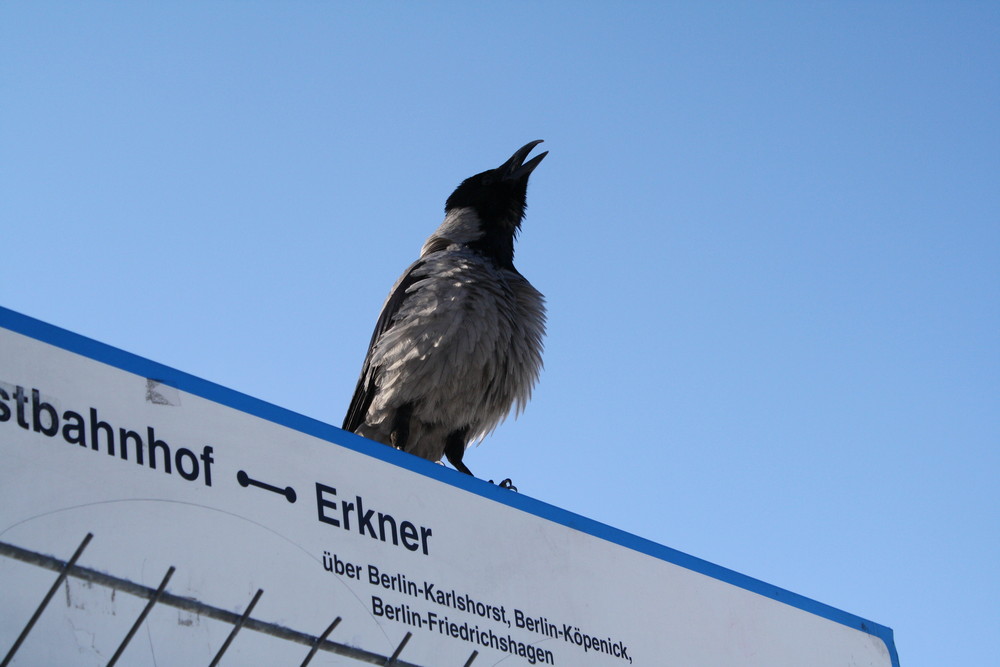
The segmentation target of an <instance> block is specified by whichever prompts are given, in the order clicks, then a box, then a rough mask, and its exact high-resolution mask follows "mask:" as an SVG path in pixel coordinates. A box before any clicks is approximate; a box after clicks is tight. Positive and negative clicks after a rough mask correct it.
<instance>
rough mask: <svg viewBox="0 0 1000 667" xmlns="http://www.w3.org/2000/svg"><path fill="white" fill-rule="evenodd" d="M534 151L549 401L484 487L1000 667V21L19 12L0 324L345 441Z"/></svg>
mask: <svg viewBox="0 0 1000 667" xmlns="http://www.w3.org/2000/svg"><path fill="white" fill-rule="evenodd" d="M533 139H544V140H545V144H543V146H542V147H541V148H544V149H548V150H549V151H550V154H549V156H548V157H547V158H546V159H545V161H544V162H543V163H542V165H541V166H540V167H539V168H538V170H537V171H536V172H535V173H534V175H533V176H532V178H531V184H530V187H529V192H528V201H529V210H528V217H527V219H526V221H525V225H524V229H523V233H522V235H521V238H520V240H519V243H518V247H517V256H516V263H517V265H518V268H519V269H520V270H521V272H522V273H524V275H525V276H527V277H528V278H529V279H530V280H531V281H532V282H533V283H534V284H535V285H536V286H537V287H538V288H539V289H540V290H541V291H542V292H543V293H544V294H545V295H546V297H547V300H548V305H549V333H548V338H547V341H546V346H547V349H546V355H545V364H546V367H545V371H544V373H543V375H542V379H541V382H540V384H539V386H538V388H537V390H536V392H535V396H534V399H533V401H532V402H531V404H530V405H529V406H528V409H527V411H526V412H525V414H524V415H523V416H522V417H521V418H520V419H518V420H517V421H514V420H508V421H507V422H506V423H505V424H504V425H502V426H501V427H500V428H499V429H498V430H497V432H496V433H495V434H494V435H493V436H492V437H490V438H489V439H488V440H487V441H486V442H485V443H484V444H483V445H481V446H480V447H479V448H477V449H474V450H471V451H469V452H468V453H467V455H466V462H467V463H468V464H469V466H470V467H471V468H472V470H473V471H475V472H477V473H478V474H480V475H481V476H483V477H488V478H489V477H492V478H502V477H511V478H513V480H514V481H515V483H516V484H517V485H518V486H519V487H520V489H521V492H522V493H525V494H528V495H530V496H533V497H536V498H539V499H541V500H544V501H546V502H549V503H552V504H554V505H557V506H560V507H563V508H565V509H568V510H571V511H574V512H577V513H580V514H583V515H585V516H587V517H590V518H593V519H597V520H599V521H603V522H605V523H609V524H611V525H613V526H616V527H618V528H622V529H624V530H627V531H629V532H632V533H636V534H638V535H640V536H642V537H646V538H649V539H652V540H654V541H656V542H659V543H662V544H665V545H667V546H670V547H674V548H676V549H680V550H681V551H685V552H687V553H690V554H693V555H695V556H698V557H701V558H704V559H706V560H709V561H712V562H715V563H718V564H720V565H724V566H726V567H730V568H732V569H735V570H737V571H739V572H742V573H745V574H748V575H751V576H753V577H757V578H759V579H763V580H765V581H767V582H769V583H772V584H776V585H778V586H782V587H784V588H788V589H790V590H792V591H795V592H796V593H800V594H803V595H806V596H808V597H811V598H814V599H816V600H819V601H821V602H824V603H827V604H830V605H833V606H835V607H839V608H841V609H844V610H845V611H848V612H851V613H854V614H858V615H860V616H863V617H865V618H868V619H870V620H873V621H876V622H878V623H881V624H884V625H888V626H890V627H892V628H893V629H894V630H895V634H896V645H897V648H898V650H899V655H900V660H901V663H902V664H903V665H905V666H906V667H918V666H923V665H927V666H932V665H933V666H938V665H986V664H996V661H997V653H998V651H997V647H996V638H997V636H998V635H1000V491H998V487H1000V485H998V480H1000V474H998V473H1000V5H998V4H997V3H995V2H993V3H987V2H983V3H975V2H939V3H924V2H918V3H889V2H875V3H873V2H841V3H833V2H822V3H820V2H809V3H791V2H788V3H769V2H763V3H749V2H747V3H732V4H731V3H704V2H697V3H639V2H636V3H621V2H615V3H611V2H608V3H577V2H574V3H570V2H563V3H559V2H544V3H528V2H504V3H490V4H489V5H487V4H486V3H475V4H473V3H430V4H423V3H421V4H419V5H418V4H417V3H379V2H366V3H325V2H297V3H288V2H263V1H259V2H197V3H195V2H172V3H110V2H23V1H7V2H3V3H0V219H2V223H0V267H2V279H0V304H2V305H4V306H6V307H8V308H12V309H14V310H17V311H20V312H22V313H25V314H27V315H31V316H34V317H37V318H39V319H42V320H45V321H47V322H50V323H52V324H56V325H58V326H62V327H65V328H68V329H70V330H72V331H75V332H78V333H81V334H84V335H87V336H90V337H93V338H96V339H98V340H100V341H103V342H106V343H109V344H111V345H114V346H117V347H120V348H123V349H125V350H127V351H130V352H134V353H136V354H140V355H142V356H145V357H149V358H151V359H153V360H155V361H158V362H161V363H164V364H167V365H169V366H173V367H175V368H178V369H180V370H183V371H186V372H189V373H192V374H194V375H197V376H200V377H203V378H205V379H208V380H212V381H214V382H218V383H220V384H222V385H225V386H228V387H231V388H233V389H237V390H239V391H242V392H245V393H248V394H250V395H252V396H255V397H258V398H262V399H264V400H267V401H270V402H273V403H276V404H278V405H280V406H282V407H286V408H290V409H292V410H295V411H297V412H301V413H304V414H306V415H309V416H312V417H316V418H318V419H320V420H323V421H326V422H330V423H334V424H337V425H339V424H340V422H341V420H342V419H343V416H344V412H345V410H346V408H347V404H348V402H349V400H350V397H351V393H352V391H353V389H354V385H355V381H356V379H357V373H358V371H359V369H360V365H361V361H362V358H363V356H364V353H365V348H366V346H367V343H368V338H369V336H370V334H371V329H372V326H373V324H374V322H375V319H376V316H377V315H378V311H379V308H380V306H381V304H382V301H383V299H384V298H385V296H386V294H387V293H388V290H389V288H390V286H391V285H392V283H393V282H394V280H395V279H396V277H397V276H398V274H399V273H400V272H401V271H402V270H403V269H404V268H405V267H406V266H407V265H408V264H409V263H410V262H411V261H412V260H413V259H415V258H416V256H417V253H418V252H419V249H420V245H421V243H422V242H423V240H424V238H425V237H426V236H427V235H428V234H429V233H430V232H431V231H432V230H433V229H434V228H435V227H436V226H437V224H438V223H439V222H440V220H441V217H442V210H443V206H444V201H445V198H446V197H447V196H448V194H449V193H450V192H451V190H452V189H453V188H454V187H455V185H457V184H458V183H459V182H460V181H461V180H462V179H464V178H465V177H467V176H470V175H472V174H473V173H476V172H479V171H482V170H484V169H486V168H490V167H493V166H497V165H499V164H500V163H501V162H502V161H503V160H505V159H506V158H507V157H508V156H510V154H511V153H512V152H513V151H514V150H515V149H517V148H518V147H520V146H521V145H523V144H524V143H526V142H528V141H530V140H533ZM317 465H322V463H321V462H317Z"/></svg>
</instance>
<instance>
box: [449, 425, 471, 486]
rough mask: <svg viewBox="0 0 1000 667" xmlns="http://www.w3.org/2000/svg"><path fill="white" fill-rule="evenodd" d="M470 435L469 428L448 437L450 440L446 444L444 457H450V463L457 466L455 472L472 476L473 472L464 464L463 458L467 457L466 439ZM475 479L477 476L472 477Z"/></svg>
mask: <svg viewBox="0 0 1000 667" xmlns="http://www.w3.org/2000/svg"><path fill="white" fill-rule="evenodd" d="M468 434H469V427H468V426H466V427H465V428H461V429H459V430H457V431H452V432H451V433H450V434H449V435H448V440H447V441H446V442H445V444H444V455H445V456H447V457H448V462H449V463H451V464H452V465H453V466H455V470H458V471H459V472H464V473H465V474H466V475H472V471H471V470H469V468H468V467H467V466H466V465H465V464H464V463H462V456H464V455H465V438H466V437H467V436H468ZM472 476H473V477H475V475H472Z"/></svg>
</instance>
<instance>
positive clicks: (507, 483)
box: [490, 477, 517, 493]
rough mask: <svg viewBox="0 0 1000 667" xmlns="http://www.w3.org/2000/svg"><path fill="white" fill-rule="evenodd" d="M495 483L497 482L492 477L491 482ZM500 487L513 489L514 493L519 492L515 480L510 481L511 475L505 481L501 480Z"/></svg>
mask: <svg viewBox="0 0 1000 667" xmlns="http://www.w3.org/2000/svg"><path fill="white" fill-rule="evenodd" d="M494 483H495V482H494V481H493V480H492V479H491V480H490V484H494ZM500 488H501V489H507V490H508V491H513V492H514V493H517V487H516V486H514V482H512V481H510V477H508V478H507V479H505V480H504V481H502V482H500Z"/></svg>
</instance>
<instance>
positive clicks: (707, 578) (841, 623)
mask: <svg viewBox="0 0 1000 667" xmlns="http://www.w3.org/2000/svg"><path fill="white" fill-rule="evenodd" d="M0 456H2V461H3V463H2V465H0V590H2V591H3V595H2V597H3V604H0V656H4V655H6V656H7V658H6V659H7V660H8V661H9V664H12V665H18V664H21V665H50V664H52V665H54V664H73V665H105V664H109V663H114V662H115V661H117V660H118V659H119V658H120V659H121V661H122V662H121V664H128V665H140V666H142V665H150V666H152V665H164V664H172V665H188V664H191V665H193V664H230V665H256V664H260V665H264V664H266V665H300V664H312V665H358V664H398V665H421V666H424V667H438V666H449V665H455V666H456V667H460V666H462V665H476V666H477V667H478V666H479V665H497V664H501V663H502V664H503V665H510V666H512V667H514V666H517V665H536V664H538V665H564V666H573V667H578V666H588V665H602V666H607V665H612V666H614V665H650V666H663V665H703V666H704V665H720V666H721V665H727V666H728V665H743V666H752V665H760V666H767V667H775V666H777V665H796V666H799V665H806V664H808V665H812V666H825V665H829V666H838V667H846V666H847V665H854V666H861V665H863V666H872V667H874V666H885V667H891V666H897V665H898V659H897V657H896V651H895V647H894V645H893V641H892V631H891V630H890V629H888V628H886V627H884V626H880V625H878V624H875V623H872V622H869V621H866V620H864V619H860V618H858V617H856V616H853V615H851V614H847V613H844V612H841V611H839V610H836V609H833V608H831V607H828V606H825V605H822V604H820V603H818V602H814V601H812V600H809V599H806V598H803V597H801V596H798V595H795V594H793V593H789V592H788V591H784V590H781V589H779V588H776V587H773V586H769V585H767V584H765V583H763V582H760V581H757V580H754V579H751V578H749V577H745V576H743V575H740V574H737V573H735V572H732V571H730V570H726V569H724V568H720V567H717V566H714V565H712V564H710V563H707V562H705V561H702V560H699V559H696V558H693V557H690V556H687V555H685V554H682V553H679V552H677V551H674V550H672V549H669V548H666V547H662V546H659V545H656V544H653V543H651V542H648V541H645V540H642V539H640V538H637V537H635V536H632V535H629V534H626V533H623V532H621V531H618V530H615V529H613V528H610V527H608V526H605V525H602V524H598V523H596V522H593V521H590V520H588V519H585V518H583V517H580V516H577V515H574V514H572V513H569V512H566V511H563V510H560V509H558V508H555V507H552V506H550V505H546V504H544V503H541V502H539V501H536V500H533V499H531V498H529V497H526V496H524V495H522V494H518V493H514V492H511V491H507V490H504V489H500V488H497V487H495V486H492V485H490V484H487V483H485V482H482V481H480V480H476V479H472V478H468V477H465V476H463V475H461V474H458V473H455V472H453V471H451V470H447V469H445V468H444V467H442V466H438V465H435V464H432V463H429V462H426V461H423V460H421V459H417V458H415V457H412V456H409V455H407V454H403V453H400V452H397V451H395V450H393V449H391V448H389V447H385V446H383V445H379V444H376V443H371V442H369V441H366V440H363V439H361V438H359V437H357V436H354V435H352V434H349V433H345V432H344V431H341V430H340V429H337V428H334V427H332V426H329V425H326V424H323V423H320V422H317V421H315V420H312V419H308V418H306V417H303V416H301V415H297V414H294V413H292V412H288V411H286V410H283V409H281V408H277V407H275V406H273V405H269V404H266V403H263V402H261V401H257V400H255V399H252V398H250V397H248V396H245V395H242V394H239V393H236V392H233V391H230V390H227V389H225V388H222V387H219V386H217V385H213V384H211V383H208V382H205V381H203V380H199V379H197V378H194V377H191V376H189V375H186V374H183V373H180V372H178V371H175V370H172V369H170V368H166V367H164V366H161V365H159V364H156V363H153V362H150V361H147V360H145V359H141V358H138V357H135V356H133V355H130V354H128V353H125V352H122V351H120V350H117V349H114V348H110V347H107V346H104V345H102V344H100V343H96V342H94V341H92V340H89V339H85V338H82V337H80V336H77V335H75V334H72V333H69V332H67V331H64V330H61V329H57V328H55V327H51V326H49V325H46V324H44V323H41V322H38V321H37V320H33V319H30V318H27V317H24V316H22V315H19V314H17V313H13V312H11V311H9V310H4V309H0ZM88 534H89V535H92V537H90V538H89V539H88V538H87V535H88ZM74 557H75V560H74ZM70 561H73V562H72V563H70ZM337 619H339V621H338V620H337ZM32 621H33V622H32ZM335 621H337V622H336V623H335ZM391 660H395V662H389V661H391Z"/></svg>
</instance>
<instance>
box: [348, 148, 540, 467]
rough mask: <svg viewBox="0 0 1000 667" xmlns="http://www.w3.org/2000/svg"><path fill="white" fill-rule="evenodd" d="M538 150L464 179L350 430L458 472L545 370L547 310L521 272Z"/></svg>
mask: <svg viewBox="0 0 1000 667" xmlns="http://www.w3.org/2000/svg"><path fill="white" fill-rule="evenodd" d="M540 143H541V141H532V142H531V143H529V144H526V145H524V146H523V147H521V148H520V149H518V150H517V152H515V153H514V154H513V155H512V156H511V157H510V159H509V160H507V161H506V162H504V163H503V164H502V165H500V166H499V167H497V168H496V169H490V170H488V171H484V172H482V173H480V174H476V175H475V176H472V177H471V178H467V179H465V180H464V181H462V183H461V185H459V186H458V187H457V188H456V189H455V191H454V192H453V193H451V196H450V197H448V200H447V202H446V203H445V207H444V211H445V215H444V222H442V223H441V226H440V227H438V228H437V229H436V230H435V231H434V233H433V234H431V236H430V237H429V238H428V239H427V241H426V242H424V245H423V248H422V249H421V251H420V258H419V259H418V260H417V261H416V262H414V263H413V264H411V265H410V267H409V268H408V269H407V270H406V271H405V272H404V273H403V275H402V276H401V277H400V278H399V280H397V281H396V284H395V285H394V286H393V288H392V291H391V292H390V293H389V298H388V299H386V302H385V304H384V305H383V306H382V312H381V314H380V315H379V317H378V321H377V322H376V324H375V332H374V333H373V334H372V339H371V343H370V344H369V346H368V354H367V356H366V357H365V361H364V364H363V365H362V367H361V377H360V378H359V379H358V386H357V389H355V391H354V397H353V398H352V399H351V405H350V407H349V408H348V410H347V416H346V417H345V418H344V429H345V430H348V431H352V432H354V433H357V434H358V435H361V436H364V437H366V438H370V439H372V440H376V441H378V442H381V443H384V444H386V445H390V446H392V447H396V448H397V449H401V450H403V451H405V452H409V453H411V454H415V455H417V456H420V457H423V458H425V459H428V460H430V461H440V460H441V458H442V456H446V457H447V458H448V461H450V462H451V464H452V465H453V466H455V468H456V469H458V470H460V471H462V472H464V473H466V474H469V475H471V474H472V472H471V471H470V470H469V468H468V467H466V465H465V464H464V463H463V462H462V457H463V455H464V454H465V449H466V447H467V446H468V445H469V443H471V442H477V441H479V440H482V439H483V438H484V437H485V436H486V435H487V434H489V433H490V432H491V431H492V430H493V429H494V428H496V426H497V425H498V424H499V423H500V422H502V421H503V420H504V419H505V418H506V417H507V415H508V414H509V413H510V411H511V409H512V408H513V409H515V412H516V413H517V414H520V412H521V410H523V409H524V407H525V405H526V404H527V403H528V399H529V398H530V397H531V390H532V388H533V387H534V385H535V382H536V381H537V380H538V376H539V373H540V372H541V369H542V338H543V337H544V335H545V304H544V299H543V297H542V295H541V294H540V293H539V292H538V290H536V289H535V288H534V287H532V286H531V283H529V282H528V281H527V280H526V279H525V278H524V276H522V275H521V274H520V273H518V271H517V269H515V268H514V238H515V237H516V236H517V233H518V231H519V230H520V227H521V221H522V220H523V219H524V212H525V207H526V204H525V194H526V192H527V188H528V177H529V176H530V175H531V172H532V171H534V169H535V167H537V166H538V165H539V163H540V162H541V161H542V159H543V158H544V157H545V156H546V155H548V151H546V152H544V153H541V154H539V155H536V156H535V157H534V158H532V159H531V160H528V161H527V162H525V158H527V157H528V154H529V153H530V152H531V151H532V149H533V148H534V147H535V146H537V145H538V144H540Z"/></svg>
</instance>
